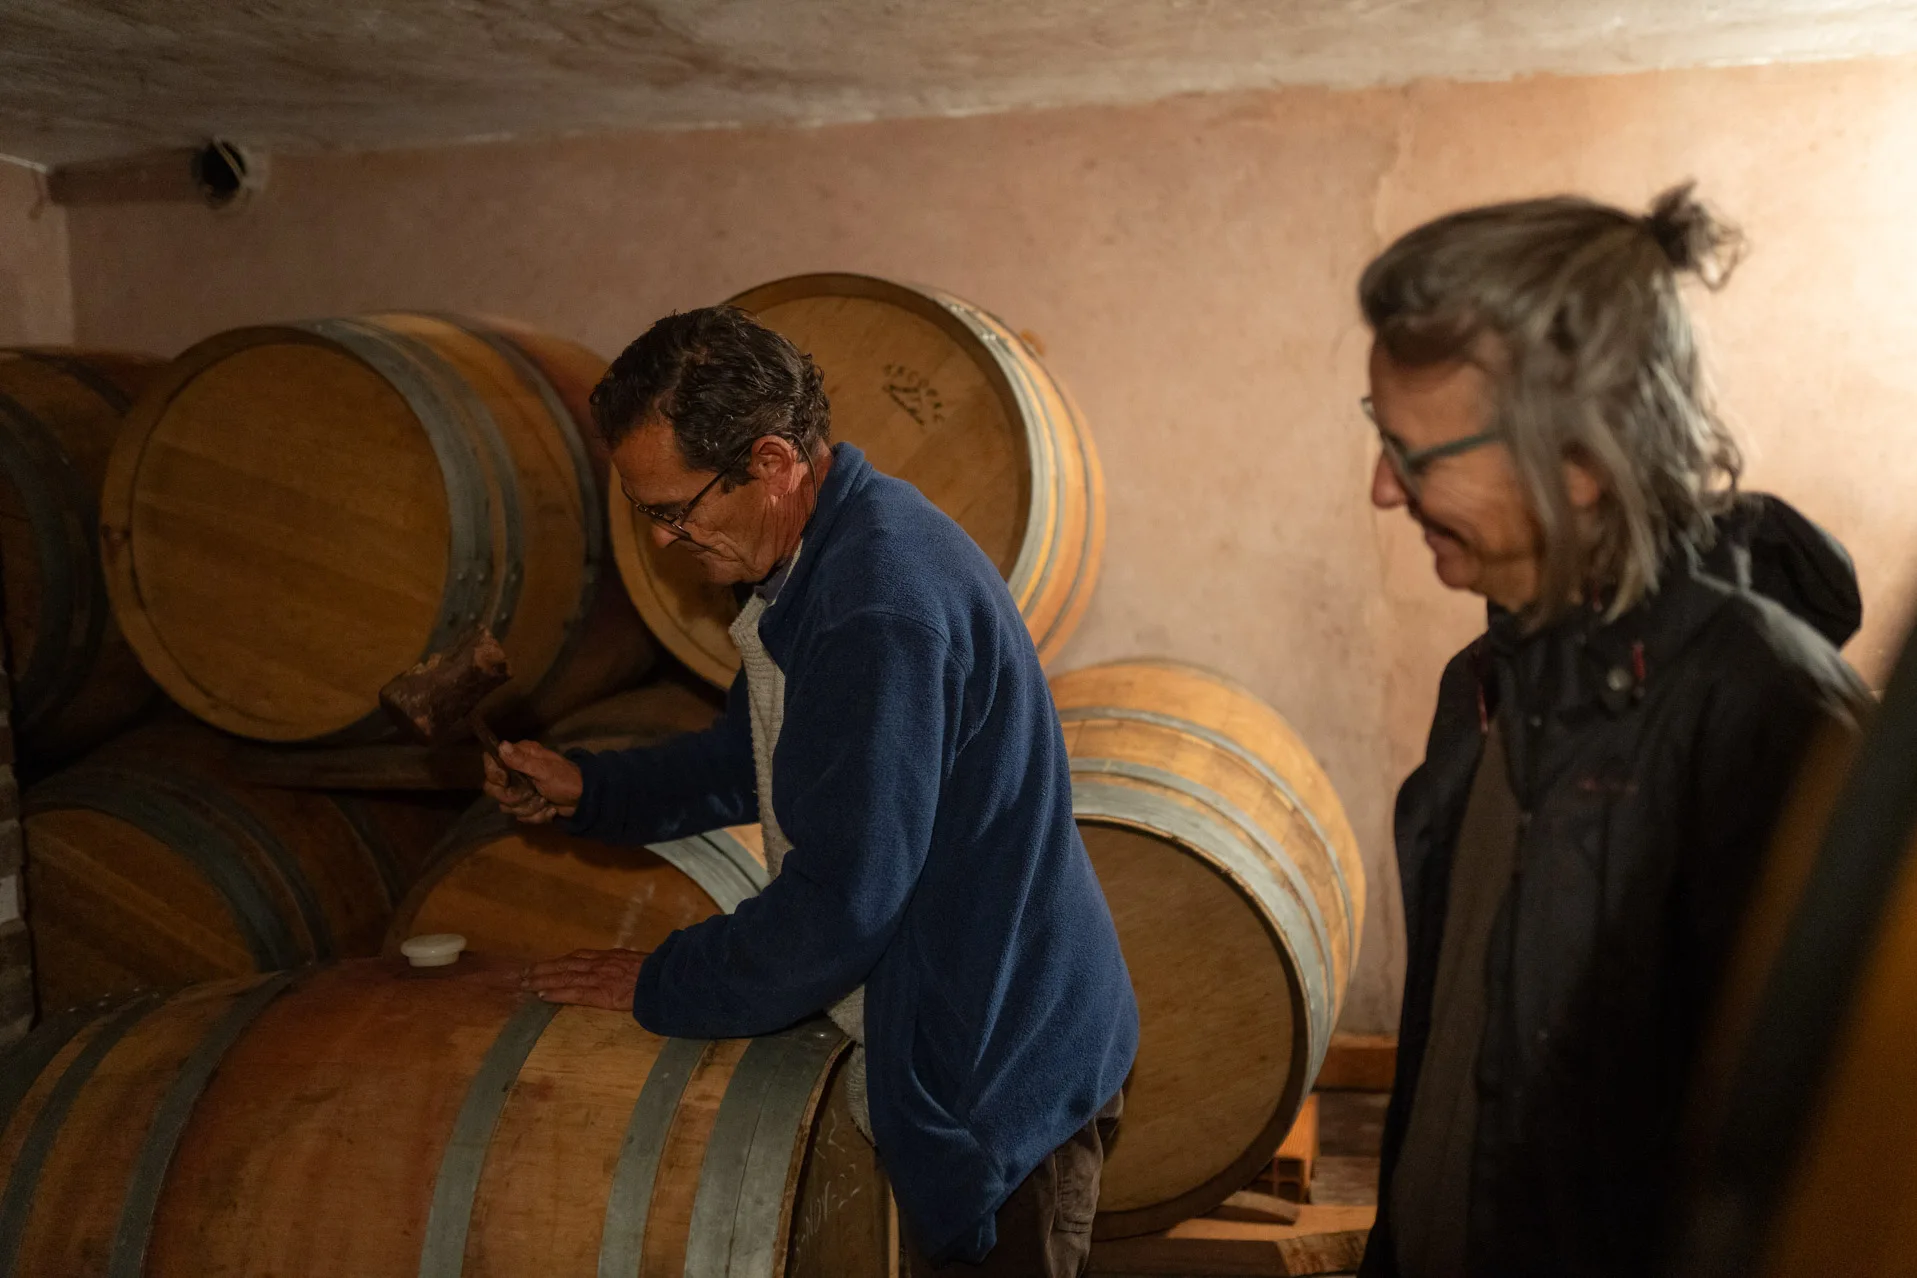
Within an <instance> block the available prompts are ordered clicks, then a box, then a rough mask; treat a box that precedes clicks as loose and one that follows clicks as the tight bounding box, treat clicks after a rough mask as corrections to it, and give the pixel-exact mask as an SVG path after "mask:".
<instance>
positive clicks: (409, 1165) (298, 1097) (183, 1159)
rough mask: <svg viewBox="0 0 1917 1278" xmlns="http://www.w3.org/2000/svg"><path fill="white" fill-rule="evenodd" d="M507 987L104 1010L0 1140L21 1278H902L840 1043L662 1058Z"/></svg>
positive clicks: (638, 1036) (334, 984) (0, 1132)
mask: <svg viewBox="0 0 1917 1278" xmlns="http://www.w3.org/2000/svg"><path fill="white" fill-rule="evenodd" d="M516 973H517V966H516V965H514V964H509V963H501V962H498V961H495V960H487V959H483V958H478V957H468V958H466V959H463V960H461V962H460V963H459V964H458V965H456V966H455V967H453V968H448V969H436V970H431V971H425V970H412V969H408V968H407V967H405V966H404V965H403V964H398V963H395V962H391V961H368V962H358V963H349V964H342V965H339V966H336V967H331V968H322V969H319V970H317V971H311V972H306V973H299V974H284V975H281V976H275V977H269V978H265V979H264V980H259V979H252V980H245V981H232V982H221V983H217V984H214V985H211V986H206V987H200V988H196V989H192V990H187V991H183V992H181V993H179V994H177V995H174V996H173V997H172V998H171V999H169V1000H166V1001H164V1002H163V1001H161V1000H159V999H158V998H149V999H147V1000H145V1001H144V1002H142V1003H138V1004H135V1005H133V1007H132V1009H131V1011H130V1012H129V1011H128V1009H127V1008H125V1007H122V1008H113V1009H106V1010H104V1011H101V1012H99V1014H98V1015H97V1018H96V1019H94V1020H93V1021H92V1023H91V1024H87V1025H82V1026H81V1027H80V1029H79V1031H78V1033H77V1035H76V1036H75V1037H74V1038H73V1039H72V1041H71V1042H69V1043H67V1044H66V1045H65V1046H63V1047H60V1048H59V1049H58V1050H57V1052H54V1053H53V1054H52V1055H51V1058H50V1059H49V1060H48V1061H47V1063H46V1064H45V1065H44V1066H43V1067H41V1068H40V1071H39V1074H38V1076H37V1077H36V1078H35V1079H33V1081H32V1085H31V1086H30V1087H23V1089H22V1090H23V1093H24V1100H23V1102H22V1103H21V1104H19V1105H18V1106H17V1107H15V1109H14V1111H13V1115H12V1119H11V1121H8V1122H0V1159H4V1160H5V1161H4V1162H0V1166H4V1168H5V1173H4V1176H5V1180H6V1183H7V1185H8V1186H9V1189H8V1191H4V1192H0V1212H4V1211H6V1210H7V1208H6V1206H5V1193H6V1192H11V1193H12V1195H13V1198H12V1210H13V1211H14V1213H15V1215H17V1216H18V1217H19V1220H20V1222H21V1224H22V1226H23V1227H21V1228H16V1229H13V1230H11V1231H10V1232H5V1236H4V1237H0V1247H7V1246H12V1245H14V1244H15V1243H19V1244H20V1246H21V1253H20V1257H19V1258H20V1261H21V1263H20V1265H19V1266H18V1267H17V1269H15V1270H14V1272H20V1273H26V1274H47V1275H65V1274H69V1273H109V1274H119V1273H124V1274H129V1275H130V1274H134V1273H148V1274H153V1275H169V1274H178V1275H188V1274H191V1275H232V1276H234V1278H238V1276H239V1275H251V1274H257V1273H278V1274H282V1275H287V1276H288V1278H295V1276H297V1275H301V1274H314V1275H317V1274H335V1273H353V1274H361V1275H368V1276H369V1278H387V1276H390V1278H402V1276H406V1278H410V1276H412V1275H418V1274H453V1273H466V1274H498V1275H508V1274H511V1275H518V1274H525V1273H535V1272H536V1273H542V1274H546V1273H549V1274H554V1275H579V1276H580V1278H589V1276H592V1275H598V1274H601V1273H605V1272H622V1273H623V1272H633V1271H635V1270H636V1271H639V1272H644V1273H648V1274H658V1275H677V1274H681V1273H686V1274H690V1273H705V1272H739V1273H748V1272H749V1273H762V1274H765V1275H767V1276H768V1278H782V1275H786V1274H793V1275H803V1276H804V1278H813V1276H814V1275H825V1274H832V1275H834V1278H868V1276H869V1278H879V1276H880V1275H887V1274H889V1273H891V1272H893V1269H892V1260H893V1257H894V1255H895V1254H896V1253H895V1250H894V1247H893V1241H892V1235H891V1232H890V1228H889V1223H888V1222H889V1202H890V1199H889V1195H888V1194H887V1192H886V1189H885V1183H884V1180H883V1178H882V1176H881V1175H880V1174H879V1171H878V1166H877V1162H876V1157H875V1156H874V1155H873V1154H872V1153H871V1150H870V1146H869V1145H862V1143H855V1142H862V1138H859V1137H857V1136H856V1134H854V1133H853V1132H852V1131H851V1128H850V1122H849V1117H848V1116H847V1114H846V1112H845V1108H844V1081H843V1076H842V1071H840V1070H839V1069H838V1066H839V1064H841V1063H842V1061H843V1052H844V1039H843V1038H842V1037H841V1036H840V1035H839V1034H838V1033H837V1031H835V1030H833V1029H831V1028H830V1027H829V1026H826V1025H825V1024H824V1023H822V1022H821V1023H819V1024H814V1025H809V1026H802V1027H799V1028H797V1029H795V1030H792V1031H788V1032H786V1033H784V1034H780V1035H774V1036H770V1037H768V1038H765V1039H757V1040H730V1041H721V1042H713V1043H704V1044H702V1043H698V1042H694V1041H677V1040H668V1039H661V1038H658V1037H655V1036H653V1035H650V1034H647V1033H645V1032H644V1031H643V1030H641V1029H639V1028H638V1027H636V1026H635V1025H633V1024H632V1022H631V1020H630V1018H629V1017H627V1016H624V1015H622V1014H619V1013H612V1012H603V1011H596V1010H592V1009H584V1008H563V1009H561V1008H553V1007H551V1006H548V1005H544V1004H540V1003H539V1002H537V1001H536V1000H532V999H529V998H528V996H526V995H525V994H523V993H522V992H520V990H519V989H518V985H517V980H516ZM119 1031H124V1033H123V1034H119V1036H118V1037H113V1036H112V1035H113V1034H116V1033H118V1032H119ZM42 1032H45V1031H42ZM668 1057H671V1058H672V1059H673V1060H675V1061H678V1062H680V1064H681V1066H682V1068H681V1070H680V1073H679V1074H678V1076H677V1078H676V1079H675V1078H673V1077H670V1075H671V1074H672V1071H671V1070H664V1075H665V1076H662V1069H663V1066H664V1064H665V1062H666V1060H667V1058H668ZM16 1059H18V1058H16ZM88 1065H90V1066H92V1068H91V1069H90V1071H89V1070H86V1069H83V1068H81V1067H82V1066H88ZM680 1080H682V1081H683V1083H684V1086H683V1089H682V1090H681V1089H680V1088H679V1086H678V1082H679V1081H680ZM63 1095H64V1100H62V1096H63ZM163 1098H164V1104H163ZM167 1106H171V1107H172V1109H171V1111H170V1112H171V1113H172V1117H173V1119H174V1120H176V1123H177V1125H175V1123H169V1122H167V1121H164V1120H163V1119H162V1118H161V1117H160V1116H161V1115H162V1114H163V1113H165V1112H168V1111H167ZM4 1117H5V1115H0V1119H4ZM36 1131H37V1133H38V1135H37V1136H35V1135H34V1133H35V1132H36ZM635 1137H636V1139H637V1140H638V1144H639V1146H640V1147H639V1148H636V1149H634V1148H630V1147H629V1146H628V1141H629V1139H631V1138H635ZM23 1151H25V1152H24V1153H23ZM36 1151H37V1153H36ZM39 1155H44V1157H40V1156H39ZM142 1165H143V1166H145V1167H146V1168H147V1169H149V1170H150V1171H151V1172H152V1173H153V1178H151V1179H146V1178H143V1173H139V1172H137V1171H136V1168H138V1167H140V1166H142ZM36 1169H37V1172H38V1174H37V1175H33V1174H31V1173H33V1172H34V1171H35V1170H36ZM622 1177H623V1178H625V1181H626V1184H625V1189H626V1190H628V1191H629V1193H628V1202H627V1208H628V1209H627V1210H624V1211H622V1212H620V1213H617V1214H610V1215H609V1214H608V1213H609V1202H610V1201H611V1199H612V1198H613V1196H614V1190H615V1185H616V1184H617V1183H618V1182H619V1180H620V1178H622ZM129 1185H131V1186H132V1188H129ZM635 1203H636V1204H639V1205H642V1207H643V1210H642V1211H639V1212H637V1213H635V1212H634V1211H632V1210H630V1208H631V1207H632V1206H633V1205H634V1204H635ZM288 1204H295V1205H296V1206H297V1209H296V1210H291V1211H289V1210H288V1206H287V1205H288ZM149 1208H150V1210H148V1209H149ZM621 1256H623V1257H627V1258H629V1259H632V1258H637V1257H640V1256H643V1258H644V1263H643V1268H641V1266H640V1265H638V1264H632V1265H630V1267H626V1266H622V1265H620V1264H618V1263H616V1259H617V1258H618V1257H621ZM607 1264H612V1265H613V1267H612V1268H611V1269H607V1268H606V1267H605V1266H606V1265H607ZM0 1267H4V1266H0Z"/></svg>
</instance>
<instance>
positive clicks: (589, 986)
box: [487, 307, 1138, 1278]
mask: <svg viewBox="0 0 1917 1278" xmlns="http://www.w3.org/2000/svg"><path fill="white" fill-rule="evenodd" d="M593 409H594V414H595V417H596V420H597V423H598V426H599V429H600V431H601V432H602V434H603V435H604V436H605V438H606V442H607V443H608V444H609V445H610V446H611V448H612V455H613V462H614V465H615V467H616V469H617V471H618V474H619V477H620V479H621V481H622V483H623V486H624V488H625V493H626V497H627V499H628V500H630V501H631V502H632V503H633V505H634V506H636V507H637V508H638V509H639V511H640V512H642V513H643V514H645V515H646V516H648V517H649V518H650V519H651V520H652V523H653V525H654V529H653V535H654V536H655V537H656V538H657V539H658V541H659V543H660V545H661V546H662V547H663V546H676V547H677V548H679V550H680V551H682V552H683V553H687V554H690V555H692V556H693V557H694V559H695V560H696V562H697V563H698V564H699V566H700V567H701V569H702V570H703V572H704V574H705V576H706V577H707V578H708V579H709V580H711V581H713V582H717V583H729V584H733V585H735V586H737V587H740V588H741V589H742V590H743V591H744V592H745V598H744V604H743V610H742V612H741V614H740V618H739V621H738V623H737V624H735V625H734V627H733V632H732V633H733V638H734V640H735V641H736V642H737V643H738V645H739V648H740V652H741V655H742V657H743V658H744V661H745V668H744V670H743V671H742V672H741V674H740V676H739V677H738V678H737V679H735V680H734V681H733V684H732V688H731V691H730V694H729V699H728V706H727V711H726V714H725V716H724V717H723V718H722V719H721V720H720V721H719V722H718V723H717V724H716V725H715V726H714V727H712V728H711V729H710V730H708V731H706V732H703V733H699V734H696V735H693V736H688V737H682V738H679V739H678V740H675V741H671V742H668V743H666V744H664V745H661V746H657V747H653V748H649V749H640V750H626V751H619V752H615V753H608V754H587V753H583V752H579V753H575V754H574V755H573V756H571V757H562V756H560V755H558V754H555V753H553V752H552V751H549V750H546V749H544V748H542V747H540V746H538V745H536V744H532V743H517V744H514V745H511V746H508V747H506V748H505V750H504V752H503V753H504V755H505V758H506V761H507V762H508V763H510V764H511V765H512V766H513V767H514V768H515V769H517V770H519V771H521V772H523V773H525V774H526V775H527V776H528V777H529V778H530V779H531V781H532V783H533V788H531V789H528V788H526V787H524V786H518V785H511V786H509V785H508V784H507V778H506V775H505V774H504V773H503V772H502V771H500V770H498V769H497V768H496V766H493V765H490V764H489V770H490V772H491V775H490V777H489V783H488V787H487V788H488V792H489V793H490V794H492V795H493V797H494V798H496V799H498V800H499V801H500V803H501V804H502V805H503V806H504V807H505V808H506V810H507V811H509V812H511V813H513V814H514V815H515V816H517V817H519V818H520V819H522V820H526V821H532V822H538V821H550V820H554V819H555V818H557V819H560V820H562V821H563V822H564V824H565V828H566V829H568V830H570V831H571V832H573V833H575V834H580V835H585V836H589V837H592V838H597V839H602V840H604V841H606V842H609V843H617V844H626V845H635V844H643V843H651V842H656V841H659V840H663V839H674V838H679V837H682V836H685V835H689V834H694V833H697V832H699V831H703V830H709V829H713V828H715V827H718V826H725V825H734V824H737V823H740V822H744V821H752V820H758V821H760V822H761V824H762V826H763V829H764V831H765V841H766V852H767V860H768V868H770V869H771V870H772V871H773V873H774V877H773V879H772V882H771V884H770V886H768V887H767V888H766V890H765V891H764V892H762V893H761V894H760V895H759V896H757V897H755V898H753V899H751V900H748V901H746V902H745V903H743V904H742V905H741V906H740V907H739V909H738V912H737V913H735V914H732V915H728V916H721V917H717V918H712V919H708V920H706V921H705V922H703V923H700V924H698V925H696V926H694V927H690V928H687V929H685V930H684V931H681V932H676V933H674V934H673V935H672V936H670V937H668V938H667V939H666V940H665V941H664V942H663V943H662V944H661V945H660V947H659V948H658V950H656V951H654V952H653V953H652V954H650V955H642V954H639V953H636V952H633V951H621V950H613V951H589V952H581V953H577V954H573V955H569V956H567V957H566V958H563V959H556V960H553V961H552V962H549V963H544V964H539V965H536V966H535V967H533V968H532V969H530V970H529V973H528V977H527V980H528V983H529V985H530V986H531V987H532V988H534V989H536V990H538V991H540V992H541V993H542V994H543V995H544V996H545V997H547V998H549V999H553V1000H556V1001H564V1002H578V1003H586V1004H591V1005H596V1006H605V1007H613V1008H621V1009H623V1008H626V1007H630V1008H631V1009H632V1011H633V1014H634V1015H635V1016H636V1017H637V1018H638V1020H639V1022H640V1023H641V1024H642V1025H644V1026H645V1027H646V1028H647V1029H649V1030H651V1031H653V1032H654V1033H658V1034H671V1035H679V1036H686V1037H709V1038H717V1037H739V1036H748V1035H756V1034H766V1033H770V1032H773V1031H777V1030H781V1029H784V1028H785V1027H787V1026H789V1025H792V1024H793V1023H795V1022H797V1021H800V1020H803V1019H805V1018H807V1017H810V1016H814V1015H817V1014H818V1013H820V1012H823V1011H829V1012H830V1014H831V1015H832V1018H833V1019H834V1020H835V1021H837V1022H838V1023H839V1024H840V1026H841V1027H842V1028H844V1029H846V1030H847V1032H848V1033H850V1034H851V1035H852V1036H853V1037H854V1038H857V1039H860V1040H861V1041H862V1042H863V1044H864V1053H865V1054H864V1057H863V1059H857V1058H855V1061H854V1065H853V1068H855V1069H858V1068H861V1067H862V1068H863V1069H864V1071H865V1077H866V1088H865V1094H866V1097H867V1098H868V1102H869V1127H868V1130H869V1132H870V1134H871V1135H872V1136H873V1138H874V1141H875V1143H876V1145H877V1147H878V1150H879V1155H880V1157H881V1159H882V1160H883V1161H884V1163H885V1165H886V1169H887V1171H888V1173H889V1175H890V1176H891V1179H892V1182H893V1186H894V1188H895V1190H896V1192H897V1194H898V1198H899V1202H900V1205H901V1207H902V1208H903V1210H904V1215H905V1220H906V1225H907V1234H908V1239H909V1241H910V1243H911V1244H912V1249H913V1252H914V1255H913V1258H912V1264H913V1271H914V1273H915V1274H920V1275H931V1274H937V1275H945V1274H992V1275H1021V1276H1024V1275H1031V1276H1033V1278H1066V1276H1068V1275H1078V1274H1081V1273H1083V1272H1084V1269H1085V1266H1086V1263H1087V1259H1088V1257H1089V1252H1090V1227H1091V1222H1092V1214H1093V1211H1094V1210H1095V1208H1096V1205H1097V1195H1098V1177H1099V1170H1100V1167H1101V1166H1102V1164H1103V1161H1104V1146H1105V1142H1106V1141H1107V1140H1108V1139H1109V1137H1110V1134H1111V1130H1112V1128H1113V1126H1114V1125H1115V1123H1116V1119H1117V1116H1118V1111H1119V1107H1120V1091H1119V1089H1120V1086H1121V1084H1122V1083H1123V1081H1124V1079H1125V1076H1126V1074H1127V1072H1128V1071H1129V1070H1130V1068H1131V1064H1132V1058H1133V1055H1134V1053H1135V1051H1136V1048H1137V1042H1138V1011H1137V1006H1136V1004H1135V1002H1134V1000H1133V997H1132V990H1131V982H1130V978H1129V976H1128V975H1127V973H1126V970H1125V963H1124V959H1123V957H1122V956H1121V955H1120V953H1119V948H1118V936H1117V933H1116V931H1115V930H1114V929H1113V926H1112V920H1111V914H1110V912H1109V910H1108V909H1107V908H1106V905H1105V900H1104V896H1103V894H1102V893H1101V892H1100V890H1099V886H1098V881H1097V879H1096V878H1095V876H1094V875H1093V873H1092V867H1091V862H1090V860H1089V858H1088V857H1087V856H1086V854H1085V848H1084V845H1083V844H1082V843H1081V842H1080V840H1079V837H1078V831H1077V827H1076V826H1075V825H1074V823H1073V820H1072V802H1071V782H1070V777H1069V774H1068V772H1067V764H1066V757H1065V745H1064V740H1063V737H1062V735H1061V733H1060V731H1059V726H1058V719H1057V715H1056V712H1055V711H1054V709H1053V706H1052V701H1051V697H1050V693H1049V692H1048V690H1047V688H1046V685H1045V678H1044V674H1043V673H1042V672H1041V670H1040V669H1039V664H1038V657H1037V654H1036V653H1035V652H1034V650H1033V647H1032V641H1031V638H1030V636H1029V635H1028V634H1027V632H1026V629H1025V626H1024V623H1023V621H1022V620H1021V618H1020V617H1019V614H1018V610H1017V608H1016V607H1015V606H1014V605H1013V603H1012V599H1011V597H1010V595H1009V594H1008V593H1007V591H1006V589H1005V585H1004V583H1003V581H1001V579H1000V578H999V575H998V572H997V571H996V569H995V568H994V567H993V565H992V563H991V562H990V561H989V560H988V559H987V558H986V557H985V555H984V553H983V552H982V551H980V550H979V548H978V547H977V546H976V545H975V544H973V542H972V541H971V539H970V538H969V537H967V536H966V534H965V532H964V531H963V530H962V529H960V528H959V526H958V525H957V524H955V523H954V522H953V521H952V520H951V519H949V518H947V517H946V516H945V515H944V514H943V513H941V512H940V511H939V510H938V509H937V508H935V507H934V506H933V505H932V504H931V503H930V502H929V501H927V500H926V499H925V498H924V497H923V496H922V495H921V494H920V493H919V492H918V491H917V490H916V489H915V488H913V487H912V486H911V485H909V484H906V483H904V482H901V481H899V480H896V479H891V478H888V477H887V476H885V475H882V474H880V473H878V472H877V471H875V470H874V469H873V468H872V466H871V465H870V464H869V463H868V462H867V461H866V460H865V458H864V456H863V455H862V454H861V453H860V452H859V450H858V449H856V448H854V447H852V446H851V445H849V444H839V445H837V446H836V447H834V446H832V445H831V444H830V443H829V442H828V440H829V432H830V419H829V413H828V408H827V404H826V398H825V394H824V390H823V387H822V384H821V380H820V376H819V371H818V369H817V368H816V366H814V364H813V363H812V361H811V360H810V359H809V358H808V357H807V356H805V355H803V354H801V353H800V352H799V351H798V350H797V349H795V348H794V347H793V346H792V345H791V343H789V342H787V341H786V340H785V339H784V338H783V337H780V336H779V335H777V334H775V333H773V332H771V331H769V330H767V329H765V328H763V327H761V326H760V325H758V324H757V323H755V322H754V321H753V320H752V319H751V317H749V316H748V315H746V314H745V313H744V312H742V311H739V310H736V309H733V308H730V307H714V308H710V309H706V310H700V311H693V312H690V313H688V314H682V315H673V316H670V317H668V318H666V319H664V320H661V321H660V322H659V323H657V324H655V325H654V326H653V327H652V328H651V329H650V330H649V331H648V332H647V333H646V334H645V335H644V336H642V337H641V338H639V340H638V341H636V342H634V343H633V344H632V345H631V346H630V347H628V348H627V349H626V351H625V353H624V354H622V355H621V356H620V357H619V358H618V360H616V361H615V362H614V363H613V365H612V368H611V369H610V370H609V371H608V372H607V374H606V376H605V378H604V380H603V381H602V382H601V383H600V385H599V387H598V389H597V390H596V391H595V392H594V394H593ZM854 1099H855V1104H856V1100H857V1096H856V1088H855V1098H854Z"/></svg>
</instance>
